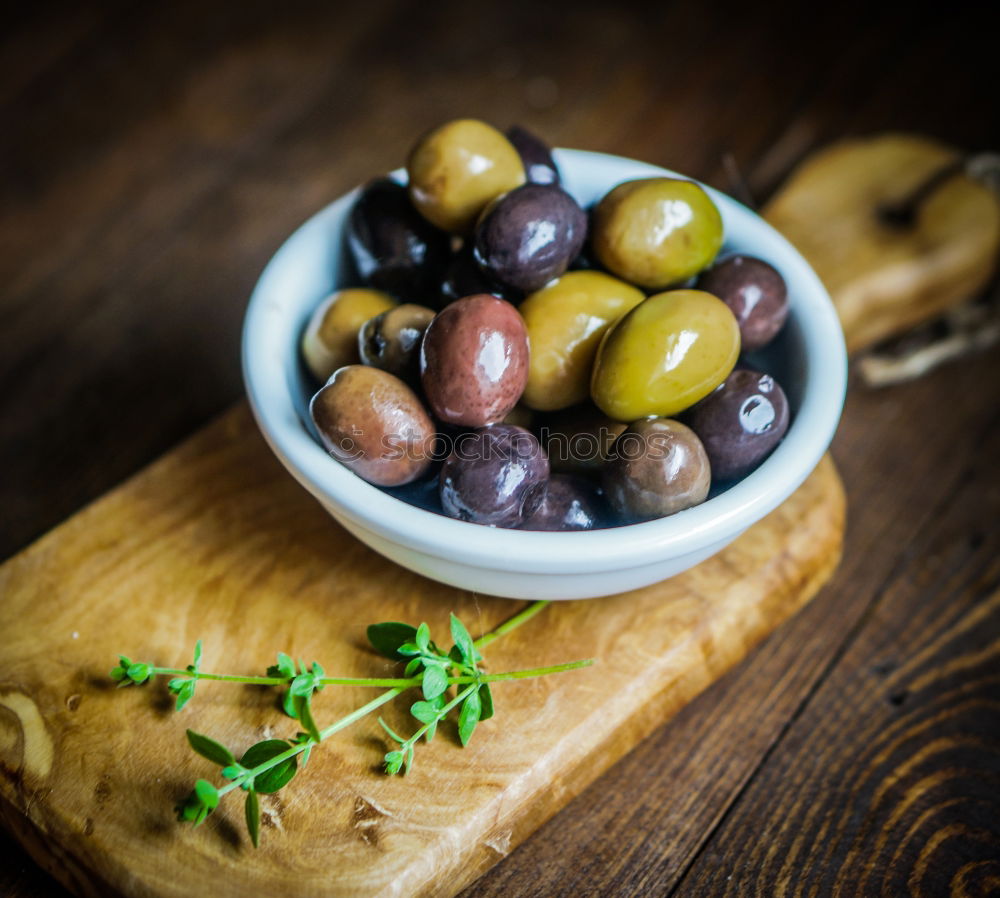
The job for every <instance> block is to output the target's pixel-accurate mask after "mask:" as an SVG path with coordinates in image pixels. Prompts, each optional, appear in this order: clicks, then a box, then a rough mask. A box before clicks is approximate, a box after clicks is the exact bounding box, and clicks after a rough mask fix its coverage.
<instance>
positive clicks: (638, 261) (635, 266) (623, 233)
mask: <svg viewBox="0 0 1000 898" xmlns="http://www.w3.org/2000/svg"><path fill="white" fill-rule="evenodd" d="M591 240H592V243H593V248H594V252H595V254H596V255H597V258H598V259H599V260H600V262H601V264H602V265H604V267H605V268H607V269H608V270H609V271H612V272H614V273H615V274H617V275H618V276H619V277H622V278H624V279H625V280H626V281H629V282H630V283H633V284H638V285H639V286H641V287H646V288H648V289H651V290H658V289H662V288H663V287H669V286H670V285H671V284H677V283H680V282H681V281H684V280H687V279H688V278H689V277H691V276H693V275H695V274H697V273H698V272H699V271H701V270H702V269H703V268H705V267H706V266H707V265H708V264H709V263H711V261H712V260H713V259H714V258H715V256H716V254H717V253H718V252H719V249H720V248H721V246H722V216H721V215H720V214H719V210H718V209H716V208H715V204H714V203H713V202H712V200H711V199H710V198H709V196H708V194H707V193H705V191H704V190H702V188H701V187H699V186H698V185H697V184H695V183H694V182H693V181H682V180H680V179H678V178H643V179H641V180H638V181H626V182H625V183H624V184H619V185H618V186H617V187H615V188H614V189H613V190H611V191H610V192H609V193H607V194H606V195H605V196H604V199H602V200H601V201H600V203H598V205H597V208H596V209H595V210H594V223H593V233H592V236H591Z"/></svg>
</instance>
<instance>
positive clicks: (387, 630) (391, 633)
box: [367, 621, 417, 661]
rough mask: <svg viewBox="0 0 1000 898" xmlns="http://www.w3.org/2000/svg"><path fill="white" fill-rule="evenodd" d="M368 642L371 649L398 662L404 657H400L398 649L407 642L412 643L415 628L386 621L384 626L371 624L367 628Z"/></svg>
mask: <svg viewBox="0 0 1000 898" xmlns="http://www.w3.org/2000/svg"><path fill="white" fill-rule="evenodd" d="M367 632H368V641H369V642H370V643H371V644H372V647H373V648H374V649H375V650H376V651H377V652H379V653H380V654H382V655H385V656H386V657H387V658H392V659H393V660H394V661H400V660H402V659H403V657H404V656H402V655H400V653H399V648H400V646H402V645H404V644H405V643H408V642H413V639H414V637H415V636H416V634H417V630H416V627H411V626H410V625H409V624H401V623H398V622H397V621H387V622H386V623H384V624H372V625H371V626H370V627H369V628H368V631H367Z"/></svg>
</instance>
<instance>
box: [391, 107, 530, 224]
mask: <svg viewBox="0 0 1000 898" xmlns="http://www.w3.org/2000/svg"><path fill="white" fill-rule="evenodd" d="M406 171H407V174H408V176H409V191H410V199H411V200H413V205H414V206H416V208H417V211H419V212H420V214H421V215H423V217H424V218H426V219H427V220H428V221H429V222H431V224H434V225H437V227H439V228H442V229H444V230H445V231H451V232H454V233H466V232H468V231H470V230H471V229H472V225H473V224H474V223H475V221H476V219H477V218H478V217H479V213H480V212H482V211H483V208H484V207H485V206H486V204H487V203H488V202H489V201H490V200H492V199H493V198H494V197H497V196H499V195H500V194H501V193H506V192H507V191H508V190H513V189H514V188H515V187H519V186H520V185H521V184H523V183H524V181H525V175H524V165H523V164H522V163H521V157H520V156H519V155H518V153H517V150H515V149H514V147H513V145H512V144H511V142H510V141H509V140H507V138H506V137H504V136H503V134H501V133H500V132H499V131H497V129H496V128H494V127H492V126H490V125H487V124H486V123H485V122H480V121H477V120H476V119H456V120H455V121H452V122H448V123H446V124H444V125H440V126H439V127H437V128H435V129H434V130H433V131H430V132H429V133H427V134H425V135H424V136H423V137H422V138H421V139H420V140H419V141H418V142H417V145H416V146H415V147H414V148H413V150H412V151H411V152H410V157H409V159H408V160H407V163H406Z"/></svg>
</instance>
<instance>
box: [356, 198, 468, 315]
mask: <svg viewBox="0 0 1000 898" xmlns="http://www.w3.org/2000/svg"><path fill="white" fill-rule="evenodd" d="M347 245H348V247H349V248H350V251H351V256H352V258H353V259H354V264H355V266H356V267H357V269H358V273H359V274H360V275H361V277H362V279H363V280H364V281H365V283H367V284H370V285H371V286H373V287H377V288H378V289H379V290H385V291H387V292H389V293H392V294H394V295H396V296H399V297H401V298H403V299H423V298H425V297H427V296H429V295H430V296H433V295H434V294H435V293H436V291H437V287H438V284H439V283H440V281H441V277H442V276H443V273H444V269H445V266H446V265H447V264H448V260H449V258H450V256H451V237H450V236H449V235H448V234H446V233H445V232H444V231H441V230H439V229H438V228H436V227H434V225H432V224H430V222H428V221H427V219H425V218H424V217H423V216H422V215H420V213H418V212H417V210H416V209H414V208H413V204H412V203H411V202H410V197H409V194H408V192H407V189H406V188H405V187H404V186H403V185H402V184H399V183H397V182H396V181H393V180H392V179H391V178H378V179H376V180H374V181H370V182H369V183H368V184H367V185H365V187H364V188H363V189H362V190H361V193H360V195H359V196H358V199H357V201H356V202H355V203H354V206H353V208H352V209H351V214H350V217H349V218H348V221H347Z"/></svg>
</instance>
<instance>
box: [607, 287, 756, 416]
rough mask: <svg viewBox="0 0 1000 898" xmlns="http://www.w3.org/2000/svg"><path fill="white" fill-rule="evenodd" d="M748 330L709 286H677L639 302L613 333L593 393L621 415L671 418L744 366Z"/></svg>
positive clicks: (609, 337) (608, 333) (609, 332)
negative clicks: (743, 337)
mask: <svg viewBox="0 0 1000 898" xmlns="http://www.w3.org/2000/svg"><path fill="white" fill-rule="evenodd" d="M739 353H740V328H739V325H738V324H737V322H736V318H735V316H734V315H733V313H732V312H731V311H730V309H729V307H728V306H727V305H726V304H725V303H724V302H722V300H720V299H716V297H714V296H712V294H711V293H705V292H704V291H702V290H670V291H668V292H666V293H657V294H656V295H655V296H650V297H649V299H647V300H645V301H644V302H641V303H639V305H637V306H636V307H635V308H634V309H633V310H632V311H631V312H629V313H628V314H627V315H625V316H624V317H623V318H621V319H619V321H618V322H617V324H615V325H614V326H613V327H612V328H611V329H610V330H609V331H608V332H607V334H606V335H605V337H604V340H603V342H602V343H601V347H600V349H599V350H598V353H597V361H596V362H595V363H594V376H593V379H592V380H591V395H592V396H593V399H594V402H595V404H596V405H597V407H598V408H600V409H601V411H603V412H604V413H605V414H607V415H609V416H610V417H612V418H615V419H616V420H618V421H637V420H638V419H640V418H647V417H650V416H652V415H657V416H661V417H671V416H672V415H676V414H677V413H678V412H681V411H683V410H684V409H686V408H688V406H691V405H694V403H696V402H697V401H698V400H699V399H702V398H704V397H705V396H707V395H708V394H709V393H711V392H712V390H714V389H715V388H716V387H717V386H718V385H719V384H720V383H722V381H724V380H725V379H726V377H727V376H728V374H729V372H730V371H732V370H733V365H735V364H736V358H737V356H738V355H739Z"/></svg>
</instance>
